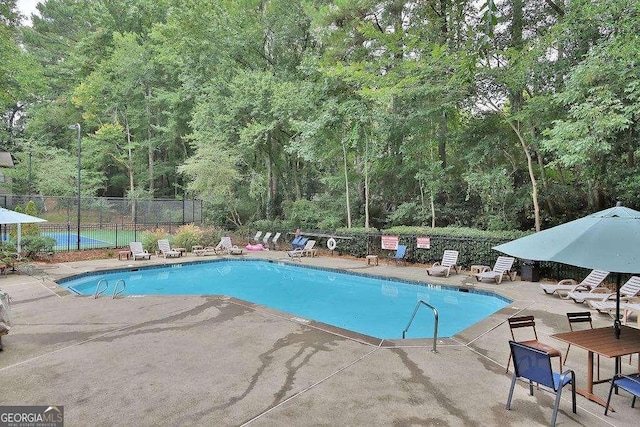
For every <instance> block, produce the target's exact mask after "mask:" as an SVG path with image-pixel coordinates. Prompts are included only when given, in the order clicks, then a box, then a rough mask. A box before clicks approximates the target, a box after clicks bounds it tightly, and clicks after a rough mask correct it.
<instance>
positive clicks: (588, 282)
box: [540, 270, 609, 297]
mask: <svg viewBox="0 0 640 427" xmlns="http://www.w3.org/2000/svg"><path fill="white" fill-rule="evenodd" d="M608 275H609V272H608V271H602V270H593V271H591V273H589V275H588V276H587V277H585V278H584V280H583V281H582V282H580V283H578V282H576V281H575V280H573V279H563V280H560V281H559V282H558V284H557V285H549V284H543V283H541V284H540V288H541V289H542V290H543V291H544V293H545V294H556V295H558V296H560V297H562V296H563V295H564V294H567V293H569V292H577V291H590V290H592V289H594V288H597V287H598V286H600V285H601V284H602V282H603V281H604V279H605V278H606V277H607V276H608Z"/></svg>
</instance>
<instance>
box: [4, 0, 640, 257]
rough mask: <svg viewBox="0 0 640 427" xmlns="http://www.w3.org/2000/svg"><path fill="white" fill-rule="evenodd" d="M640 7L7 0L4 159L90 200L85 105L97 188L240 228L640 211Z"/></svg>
mask: <svg viewBox="0 0 640 427" xmlns="http://www.w3.org/2000/svg"><path fill="white" fill-rule="evenodd" d="M636 3H637V2H632V1H630V0H611V1H607V2H593V1H588V0H575V1H572V2H564V3H563V4H560V5H559V4H558V3H557V2H555V3H554V2H542V1H539V2H533V3H528V2H522V1H520V2H505V1H502V2H497V1H482V2H464V1H463V2H460V1H454V2H445V1H441V2H415V3H411V4H410V7H409V6H408V5H409V3H408V2H375V1H345V0H340V1H335V2H309V1H303V2H299V1H290V0H272V1H268V2H256V1H248V2H237V1H230V0H215V1H210V0H189V1H188V2H187V3H186V4H187V7H176V2H173V1H169V0H157V1H150V0H126V1H125V0H112V1H108V2H76V1H66V0H65V1H50V2H42V3H41V5H40V9H41V10H42V16H36V17H35V19H34V21H33V26H32V27H26V26H20V25H19V22H18V20H17V16H16V13H15V7H14V6H15V5H14V2H9V3H8V4H7V6H6V7H5V8H3V9H2V15H3V16H2V20H1V21H2V22H1V24H0V31H1V35H2V37H0V89H2V90H0V94H1V95H0V108H1V111H2V117H3V118H4V120H3V123H5V124H7V126H5V127H4V128H3V129H1V130H0V148H1V149H4V150H6V151H10V152H12V154H13V155H14V159H16V162H15V163H16V165H15V168H13V169H11V170H7V171H6V174H5V175H6V176H7V177H11V178H12V184H11V187H12V188H11V189H12V190H13V192H14V193H15V194H18V193H25V192H26V191H32V192H33V193H36V194H44V195H48V196H49V195H51V196H56V195H59V196H72V195H74V194H75V192H76V189H77V170H76V169H77V166H76V165H77V163H76V162H77V154H78V152H77V146H76V144H77V141H76V135H75V132H73V131H72V130H70V129H69V128H68V126H69V125H70V124H72V123H76V122H77V123H80V124H81V130H82V172H81V176H82V179H81V184H82V185H81V192H82V194H83V195H96V194H98V195H108V196H121V195H127V196H128V197H134V196H136V195H141V194H144V195H148V196H150V197H157V196H170V197H181V196H182V195H184V194H190V195H196V196H197V197H200V198H201V199H203V200H204V201H205V207H206V208H205V210H204V216H205V218H206V220H207V221H209V222H210V223H212V224H217V225H219V226H224V227H229V228H242V229H244V227H246V224H250V223H252V222H255V221H257V220H267V221H274V222H273V224H274V225H273V226H271V227H269V228H271V229H273V230H275V229H276V225H275V224H278V222H282V227H280V228H281V229H283V230H285V229H289V230H290V229H295V228H296V227H298V226H301V227H303V228H306V229H309V228H322V229H335V228H339V227H343V226H345V225H347V221H348V220H350V224H351V225H352V226H355V227H360V226H374V227H376V228H384V227H388V226H396V225H407V226H411V225H423V224H424V225H430V224H431V221H432V220H433V221H435V224H436V225H438V226H442V225H463V226H469V227H478V228H482V229H491V230H504V229H510V228H516V229H530V228H532V225H534V223H535V225H537V224H539V223H540V218H541V219H542V223H543V224H555V223H558V222H560V221H564V220H568V219H572V218H575V217H577V216H579V215H581V214H583V213H586V212H585V211H594V210H596V209H597V208H604V207H607V206H610V205H612V204H613V202H614V201H615V199H616V198H623V199H624V201H625V202H626V203H627V204H628V205H630V206H631V207H635V208H638V207H639V206H640V196H638V194H640V191H638V189H639V188H640V184H639V183H638V179H637V178H636V177H637V176H639V175H640V173H639V172H640V171H639V168H640V166H639V165H640V162H639V161H638V160H639V159H638V156H640V146H639V143H638V141H640V138H639V137H638V136H639V133H640V126H638V117H639V115H638V111H639V110H640V109H639V107H638V99H640V84H638V79H637V74H638V73H637V64H638V62H639V58H640V53H639V49H638V46H639V44H638V42H637V34H638V20H637V16H638V15H639V13H640V6H639V5H638V4H636ZM409 9H410V13H407V11H409ZM469 16H475V17H476V18H477V19H476V20H469V19H468V17H469ZM45 71H46V78H45ZM3 173H5V171H3ZM8 181H9V180H7V182H8ZM534 182H535V183H536V185H535V186H534ZM534 188H535V189H536V190H537V191H538V193H537V195H535V196H534V194H535V193H534V191H533V190H534ZM347 194H348V197H347ZM536 207H537V208H538V209H537V210H536V209H535V208H536ZM179 217H180V215H179V214H177V213H176V214H175V215H174V216H173V218H174V219H176V220H179V219H180V218H179ZM261 228H263V227H261ZM264 229H267V227H266V226H265V227H264ZM358 250H361V249H358Z"/></svg>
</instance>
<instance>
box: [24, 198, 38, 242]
mask: <svg viewBox="0 0 640 427" xmlns="http://www.w3.org/2000/svg"><path fill="white" fill-rule="evenodd" d="M24 213H25V214H27V215H31V216H34V217H36V218H37V217H38V215H39V212H38V207H37V206H36V203H35V202H34V201H33V200H29V201H28V202H27V204H26V206H25V208H24ZM21 231H22V235H23V236H39V235H40V226H39V225H38V223H29V224H22V228H21Z"/></svg>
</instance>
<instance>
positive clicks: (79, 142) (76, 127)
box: [69, 123, 82, 250]
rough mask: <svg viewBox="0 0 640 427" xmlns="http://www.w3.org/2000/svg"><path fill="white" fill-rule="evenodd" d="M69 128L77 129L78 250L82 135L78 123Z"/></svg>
mask: <svg viewBox="0 0 640 427" xmlns="http://www.w3.org/2000/svg"><path fill="white" fill-rule="evenodd" d="M69 129H77V130H78V228H77V230H76V234H77V242H78V250H80V169H81V167H82V165H81V163H80V154H81V153H82V144H81V141H82V136H81V134H80V123H76V124H74V125H70V126H69Z"/></svg>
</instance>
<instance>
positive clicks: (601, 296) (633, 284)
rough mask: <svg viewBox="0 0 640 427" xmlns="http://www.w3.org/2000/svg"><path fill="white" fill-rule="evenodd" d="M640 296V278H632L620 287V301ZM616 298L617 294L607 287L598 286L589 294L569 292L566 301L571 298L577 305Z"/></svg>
mask: <svg viewBox="0 0 640 427" xmlns="http://www.w3.org/2000/svg"><path fill="white" fill-rule="evenodd" d="M638 295H640V277H638V276H631V278H630V279H629V280H627V282H626V283H625V284H624V285H622V286H621V287H620V300H621V301H623V300H628V299H630V298H634V297H637V296H638ZM615 297H616V293H615V292H614V291H611V289H609V288H607V287H605V286H598V287H596V288H593V289H591V290H590V291H589V292H569V293H568V294H567V296H566V297H565V298H566V299H569V298H571V299H572V300H574V301H575V302H576V303H581V302H585V301H606V300H608V299H612V298H615Z"/></svg>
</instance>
